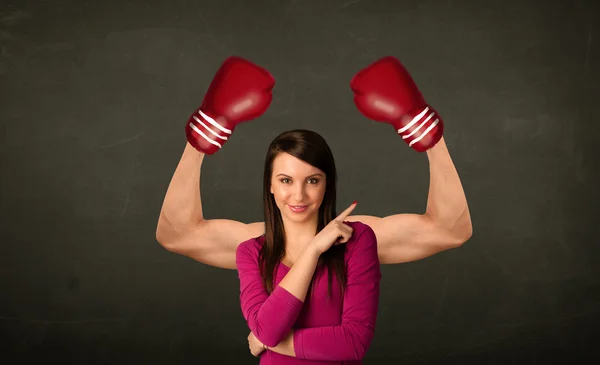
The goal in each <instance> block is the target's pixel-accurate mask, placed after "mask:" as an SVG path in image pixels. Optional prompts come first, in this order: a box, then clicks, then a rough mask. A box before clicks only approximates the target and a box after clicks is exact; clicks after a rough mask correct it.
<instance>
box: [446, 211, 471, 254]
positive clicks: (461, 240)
mask: <svg viewBox="0 0 600 365" xmlns="http://www.w3.org/2000/svg"><path fill="white" fill-rule="evenodd" d="M472 236H473V224H472V223H471V218H470V217H469V215H468V214H467V215H466V216H465V217H464V218H463V219H461V220H460V221H459V222H458V223H457V224H455V225H454V227H453V229H452V230H451V231H450V233H449V240H450V242H451V247H453V248H456V247H461V246H462V245H464V244H465V243H466V242H467V241H468V240H469V239H471V237H472Z"/></svg>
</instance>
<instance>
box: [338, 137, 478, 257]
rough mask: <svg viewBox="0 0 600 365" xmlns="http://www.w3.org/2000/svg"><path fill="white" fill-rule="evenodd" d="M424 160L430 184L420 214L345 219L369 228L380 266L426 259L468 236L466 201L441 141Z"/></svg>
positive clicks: (463, 240) (469, 235) (358, 216)
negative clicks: (374, 237)
mask: <svg viewBox="0 0 600 365" xmlns="http://www.w3.org/2000/svg"><path fill="white" fill-rule="evenodd" d="M427 157H428V159H429V172H430V182H429V196H428V200H427V209H426V211H425V213H424V214H396V215H391V216H388V217H384V218H380V217H373V216H361V215H356V216H350V217H348V220H351V221H361V222H363V223H365V224H367V225H369V226H371V228H373V230H374V231H375V234H376V236H377V241H378V249H379V261H380V262H381V263H382V264H394V263H401V262H409V261H414V260H419V259H422V258H426V257H428V256H431V255H434V254H436V253H438V252H441V251H444V250H447V249H450V248H454V247H458V246H460V245H462V244H463V243H464V242H466V241H467V240H468V239H469V238H470V237H471V234H472V225H471V216H470V214H469V207H468V205H467V199H466V196H465V192H464V190H463V187H462V184H461V182H460V178H459V176H458V172H457V171H456V168H455V166H454V164H453V162H452V159H451V157H450V153H449V152H448V148H447V146H446V143H445V141H444V138H442V139H441V140H440V141H439V142H438V143H437V144H436V145H435V146H434V147H433V148H432V149H430V150H428V151H427Z"/></svg>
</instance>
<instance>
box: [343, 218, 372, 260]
mask: <svg viewBox="0 0 600 365" xmlns="http://www.w3.org/2000/svg"><path fill="white" fill-rule="evenodd" d="M344 223H345V224H347V225H349V226H350V227H352V229H353V232H352V238H351V239H350V241H348V242H347V243H346V246H347V247H346V252H347V253H350V254H351V253H352V252H354V251H356V250H360V251H364V250H369V249H371V250H377V237H376V236H375V231H373V229H372V228H371V227H370V226H369V225H367V224H365V223H363V222H360V221H354V222H349V221H345V222H344Z"/></svg>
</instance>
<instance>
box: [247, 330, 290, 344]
mask: <svg viewBox="0 0 600 365" xmlns="http://www.w3.org/2000/svg"><path fill="white" fill-rule="evenodd" d="M254 336H256V338H257V339H258V340H259V341H260V342H261V343H262V344H263V345H265V346H267V347H276V346H277V345H279V344H280V343H281V341H283V340H284V338H285V333H283V334H281V333H267V332H264V331H262V332H259V333H255V334H254Z"/></svg>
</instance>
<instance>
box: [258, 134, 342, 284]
mask: <svg viewBox="0 0 600 365" xmlns="http://www.w3.org/2000/svg"><path fill="white" fill-rule="evenodd" d="M282 152H285V153H288V154H290V155H292V156H294V157H296V158H298V159H300V160H302V161H304V162H306V163H308V164H310V165H312V166H314V167H316V168H318V169H319V170H321V171H323V172H324V173H325V180H326V185H325V195H324V197H323V201H322V203H321V206H320V207H319V218H318V226H317V232H316V233H318V232H320V231H321V230H322V229H323V228H324V227H325V226H326V225H327V224H328V223H329V222H330V221H331V220H332V219H334V218H335V217H337V213H336V211H335V206H336V188H337V172H336V169H335V161H334V159H333V154H332V153H331V150H330V149H329V146H328V145H327V142H325V139H323V137H321V136H320V135H319V134H318V133H316V132H313V131H309V130H304V129H296V130H293V131H288V132H284V133H282V134H280V135H279V136H277V137H276V138H275V139H274V140H273V141H272V142H271V144H270V146H269V149H268V151H267V157H266V159H265V168H264V176H263V202H264V219H265V240H264V244H263V247H262V249H261V251H260V255H259V265H260V269H261V274H262V277H263V282H264V284H265V287H266V289H267V291H268V292H269V293H270V292H272V291H273V288H274V281H275V279H274V276H275V275H274V273H275V269H276V268H277V266H278V265H279V263H280V262H281V260H282V259H283V256H284V255H285V228H284V226H283V221H282V219H281V212H280V211H279V208H278V207H277V205H276V203H275V199H274V198H273V196H272V195H271V175H272V173H273V161H274V160H275V157H276V156H277V155H278V154H279V153H282ZM345 247H346V245H334V246H332V247H331V248H330V249H329V250H327V251H326V252H324V253H323V254H322V255H321V256H320V257H319V261H318V263H317V269H318V268H321V267H323V266H325V267H326V268H327V272H328V290H327V293H328V296H329V295H330V294H331V283H332V277H333V275H332V272H335V274H336V276H337V279H338V283H339V284H340V291H341V292H342V293H343V292H344V287H345V284H346V267H345V261H344V253H345ZM316 271H317V270H315V272H316ZM313 280H314V276H313ZM311 287H312V281H311Z"/></svg>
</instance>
